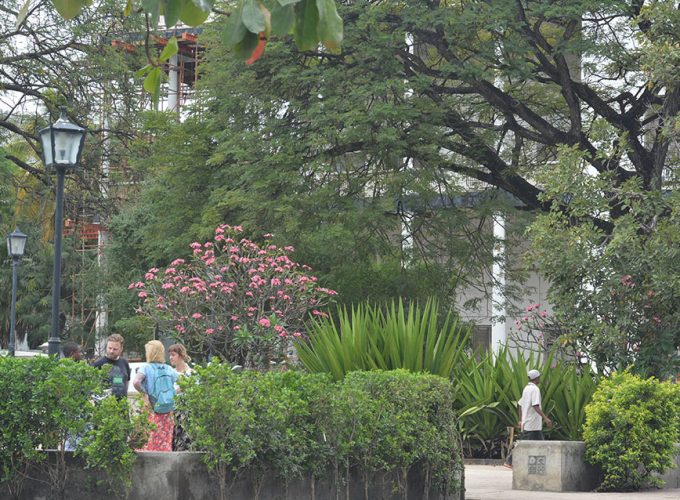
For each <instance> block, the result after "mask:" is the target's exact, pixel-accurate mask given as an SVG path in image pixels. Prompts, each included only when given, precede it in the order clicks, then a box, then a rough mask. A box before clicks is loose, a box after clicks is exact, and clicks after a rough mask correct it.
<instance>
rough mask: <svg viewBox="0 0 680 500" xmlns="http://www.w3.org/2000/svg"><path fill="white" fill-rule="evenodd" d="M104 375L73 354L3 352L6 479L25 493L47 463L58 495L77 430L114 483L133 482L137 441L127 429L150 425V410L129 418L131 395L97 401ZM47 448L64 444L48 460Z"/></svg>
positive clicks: (94, 463) (0, 382) (84, 451)
mask: <svg viewBox="0 0 680 500" xmlns="http://www.w3.org/2000/svg"><path fill="white" fill-rule="evenodd" d="M103 375H104V374H103V372H102V371H101V370H97V369H95V368H92V367H90V366H88V365H87V364H86V363H76V362H74V361H72V360H70V359H63V360H58V359H55V358H52V357H50V358H48V357H36V358H28V359H25V358H11V357H7V358H0V486H2V487H6V488H7V489H8V491H9V493H10V494H11V495H13V496H15V497H19V496H20V493H21V489H22V484H23V481H24V479H26V477H27V476H26V474H27V473H28V472H29V471H30V470H41V471H42V472H41V478H45V477H47V478H48V479H49V481H50V486H51V490H52V491H53V492H54V494H55V495H59V494H60V493H63V492H64V491H65V487H66V484H67V481H68V477H67V468H66V462H65V452H64V443H65V442H66V440H67V439H69V438H73V437H76V436H77V437H79V438H80V439H79V440H78V441H79V442H78V446H77V449H76V453H78V454H80V455H82V456H83V458H84V459H85V462H86V464H87V466H88V467H91V468H93V469H98V470H101V471H103V472H104V476H105V477H107V478H108V485H109V486H110V487H111V488H114V489H117V490H118V492H122V491H121V490H122V489H124V488H125V487H126V486H127V485H129V484H130V473H131V470H132V465H133V463H134V459H135V454H134V450H133V448H132V447H133V446H134V445H135V443H132V442H129V441H128V436H130V435H131V434H133V430H134V429H135V428H140V429H144V428H145V424H143V423H142V419H144V416H138V417H136V418H133V419H132V420H131V419H130V418H129V416H128V405H127V401H125V400H123V401H118V400H116V399H115V398H105V399H103V401H102V402H101V403H99V404H95V403H94V397H96V396H101V394H102V384H101V382H102V377H103ZM100 399H101V398H100ZM142 438H143V436H142ZM48 449H52V450H59V451H58V453H57V454H56V459H55V460H53V461H50V462H49V463H48V461H47V455H46V454H45V453H44V452H43V451H42V450H48Z"/></svg>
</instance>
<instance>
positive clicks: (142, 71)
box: [135, 64, 153, 78]
mask: <svg viewBox="0 0 680 500" xmlns="http://www.w3.org/2000/svg"><path fill="white" fill-rule="evenodd" d="M151 68H153V66H152V65H151V64H147V65H146V66H144V67H143V68H140V69H138V70H137V72H136V73H135V78H141V77H142V76H144V75H146V74H147V73H148V72H149V71H151Z"/></svg>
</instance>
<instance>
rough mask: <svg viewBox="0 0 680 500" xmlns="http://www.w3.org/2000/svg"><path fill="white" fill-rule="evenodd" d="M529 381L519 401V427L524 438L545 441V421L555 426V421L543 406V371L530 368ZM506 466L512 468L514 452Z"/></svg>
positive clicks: (510, 454) (548, 424) (550, 425)
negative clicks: (540, 386)
mask: <svg viewBox="0 0 680 500" xmlns="http://www.w3.org/2000/svg"><path fill="white" fill-rule="evenodd" d="M527 376H528V377H529V382H528V383H527V385H526V386H525V387H524V390H523V391H522V397H521V398H520V400H519V402H518V403H517V410H518V416H519V428H520V431H521V432H522V437H521V439H522V440H526V441H543V440H544V439H545V437H544V436H543V422H545V424H546V425H547V426H548V427H552V426H553V421H552V420H550V418H548V416H547V415H546V414H545V413H543V410H542V408H541V389H539V387H538V384H539V383H540V381H541V372H539V371H538V370H529V372H528V373H527ZM503 465H505V466H506V467H508V468H512V452H511V453H509V454H508V458H507V460H506V462H505V464H503Z"/></svg>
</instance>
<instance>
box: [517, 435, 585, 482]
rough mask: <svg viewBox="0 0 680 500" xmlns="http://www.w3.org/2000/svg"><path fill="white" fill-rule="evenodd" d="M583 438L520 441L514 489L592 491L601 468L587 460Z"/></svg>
mask: <svg viewBox="0 0 680 500" xmlns="http://www.w3.org/2000/svg"><path fill="white" fill-rule="evenodd" d="M585 451H586V446H585V443H584V442H583V441H520V442H518V443H517V446H515V448H514V449H513V451H512V489H514V490H530V491H591V490H593V489H594V488H596V487H597V485H598V471H597V469H596V468H595V467H593V466H592V465H589V464H587V463H586V461H585Z"/></svg>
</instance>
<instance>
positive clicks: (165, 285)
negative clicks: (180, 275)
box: [161, 283, 175, 290]
mask: <svg viewBox="0 0 680 500" xmlns="http://www.w3.org/2000/svg"><path fill="white" fill-rule="evenodd" d="M161 288H162V289H163V290H169V289H170V288H175V285H173V284H172V283H163V286H161Z"/></svg>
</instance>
